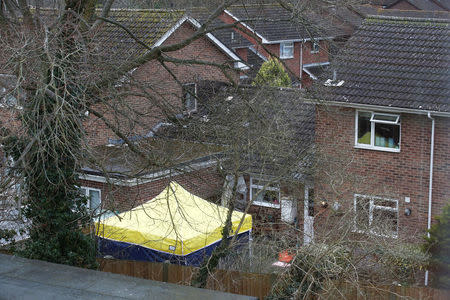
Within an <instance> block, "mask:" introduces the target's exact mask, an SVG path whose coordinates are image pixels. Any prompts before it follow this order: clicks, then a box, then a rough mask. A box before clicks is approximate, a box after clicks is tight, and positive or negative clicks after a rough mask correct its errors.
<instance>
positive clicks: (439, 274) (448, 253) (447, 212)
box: [423, 204, 450, 289]
mask: <svg viewBox="0 0 450 300" xmlns="http://www.w3.org/2000/svg"><path fill="white" fill-rule="evenodd" d="M436 220H437V223H436V224H434V225H433V226H431V228H430V230H429V233H430V237H425V243H424V245H423V249H424V250H425V251H428V252H429V253H430V255H431V263H430V269H431V271H432V272H431V275H432V281H431V282H432V285H433V286H435V287H438V288H445V289H450V204H447V205H446V206H445V207H444V211H443V213H442V215H441V216H438V217H436Z"/></svg>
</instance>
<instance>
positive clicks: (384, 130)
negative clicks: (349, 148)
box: [355, 111, 400, 152]
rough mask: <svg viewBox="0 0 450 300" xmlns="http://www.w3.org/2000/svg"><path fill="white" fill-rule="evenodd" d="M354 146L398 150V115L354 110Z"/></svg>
mask: <svg viewBox="0 0 450 300" xmlns="http://www.w3.org/2000/svg"><path fill="white" fill-rule="evenodd" d="M355 123H356V133H355V146H356V147H359V148H366V149H375V150H385V151H393V152H399V151H400V116H399V115H392V114H382V113H375V112H365V111H357V112H356V120H355Z"/></svg>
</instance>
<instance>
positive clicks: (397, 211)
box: [353, 194, 400, 238]
mask: <svg viewBox="0 0 450 300" xmlns="http://www.w3.org/2000/svg"><path fill="white" fill-rule="evenodd" d="M357 198H365V199H369V200H370V201H369V231H368V232H367V231H364V230H361V229H359V228H358V225H357V224H356V219H357V211H356V201H357ZM375 200H381V201H391V202H394V203H395V208H392V207H389V206H382V205H375V203H374V202H375ZM374 209H380V210H387V211H393V212H396V213H397V228H396V231H395V233H394V234H392V235H386V234H381V233H379V232H377V231H376V230H373V229H372V228H371V226H372V222H373V211H374ZM353 212H354V217H353V231H354V232H358V233H370V234H373V235H376V236H384V237H391V238H398V223H399V217H400V215H399V210H398V200H397V199H391V198H384V197H377V196H370V195H362V194H355V195H354V198H353Z"/></svg>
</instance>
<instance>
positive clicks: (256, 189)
mask: <svg viewBox="0 0 450 300" xmlns="http://www.w3.org/2000/svg"><path fill="white" fill-rule="evenodd" d="M250 200H251V201H253V204H254V205H260V206H267V207H274V208H280V186H279V184H278V183H269V181H267V180H261V179H257V178H253V177H251V178H250Z"/></svg>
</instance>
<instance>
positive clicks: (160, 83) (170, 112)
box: [85, 23, 239, 145]
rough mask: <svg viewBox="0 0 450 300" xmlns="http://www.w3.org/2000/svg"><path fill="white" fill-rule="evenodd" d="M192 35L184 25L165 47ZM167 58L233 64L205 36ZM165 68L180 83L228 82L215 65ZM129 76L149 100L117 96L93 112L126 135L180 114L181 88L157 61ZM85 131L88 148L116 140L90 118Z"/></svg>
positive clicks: (232, 74)
mask: <svg viewBox="0 0 450 300" xmlns="http://www.w3.org/2000/svg"><path fill="white" fill-rule="evenodd" d="M194 32H195V29H194V28H193V27H192V26H191V25H190V24H188V23H184V24H183V25H182V26H180V28H178V29H177V30H176V31H175V32H174V33H173V34H172V35H171V36H170V37H169V38H168V39H167V40H166V41H165V42H164V45H171V44H174V43H177V42H180V41H183V40H185V39H186V38H188V37H190V36H192V35H193V34H194ZM167 55H168V56H170V57H174V58H177V59H184V60H199V61H206V62H213V63H217V64H223V65H228V66H230V67H233V64H234V63H233V62H232V61H231V59H230V58H229V57H228V56H227V55H226V54H225V53H223V52H222V50H220V49H219V48H218V47H217V46H215V45H214V44H213V43H212V42H211V41H210V40H209V39H208V38H206V37H202V38H199V39H197V40H196V41H194V42H193V43H191V44H190V45H188V46H186V47H184V48H182V49H180V50H178V51H175V52H170V53H167ZM167 66H168V68H169V69H170V70H171V72H172V74H173V75H175V76H176V77H177V78H178V80H179V82H181V83H196V82H198V81H201V80H214V81H224V82H229V79H228V78H227V77H226V76H225V75H224V74H223V72H222V71H221V70H220V69H219V68H217V67H214V66H207V65H196V64H177V65H176V64H172V63H167ZM228 73H229V75H230V76H231V77H232V78H233V79H234V80H235V81H237V80H238V78H239V73H238V72H235V71H232V70H229V71H228ZM132 76H133V79H134V80H136V81H137V82H139V85H140V86H141V87H139V88H137V87H135V88H134V89H133V91H136V92H138V93H142V92H145V93H147V94H148V97H137V96H130V97H126V98H119V97H116V98H115V99H114V101H109V102H108V103H107V105H105V104H97V105H95V106H94V109H95V110H98V111H101V112H102V113H103V114H105V115H106V117H107V119H108V120H109V122H111V123H112V124H113V125H114V126H116V127H118V128H119V129H120V131H121V132H122V133H124V134H125V135H133V134H146V133H148V132H149V131H150V130H151V129H152V128H153V126H155V125H156V124H157V123H159V122H160V121H165V120H167V117H168V116H170V117H172V116H174V115H175V114H177V113H181V112H182V99H181V96H182V87H181V86H180V85H179V84H178V83H177V82H176V81H175V80H174V78H173V76H172V75H171V74H170V73H169V72H168V71H167V70H166V69H164V67H163V66H162V65H161V64H160V63H159V62H158V61H155V60H152V61H150V62H147V63H145V64H143V65H142V66H140V67H139V68H138V69H136V70H135V71H134V72H133V75H132ZM143 86H145V88H143ZM118 90H119V91H120V89H118ZM85 128H86V131H87V135H88V142H89V144H91V145H99V144H106V143H107V142H108V138H113V139H117V137H116V136H115V135H114V134H113V133H112V131H110V130H109V129H108V128H107V126H106V125H105V124H104V123H103V122H102V121H100V120H98V119H97V118H96V117H93V116H90V117H89V118H88V119H87V120H86V121H85Z"/></svg>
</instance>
